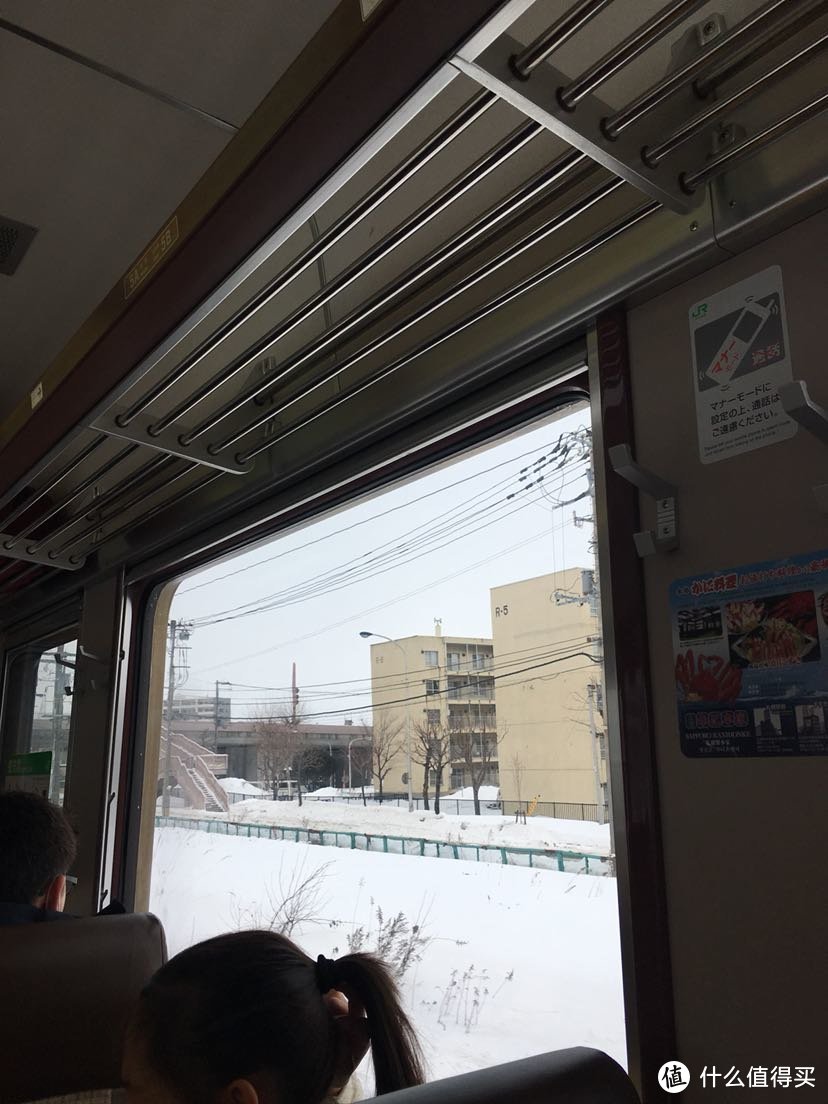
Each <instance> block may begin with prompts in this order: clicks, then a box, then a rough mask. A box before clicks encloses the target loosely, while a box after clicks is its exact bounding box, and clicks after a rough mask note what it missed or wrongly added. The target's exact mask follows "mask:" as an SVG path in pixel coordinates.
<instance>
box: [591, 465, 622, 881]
mask: <svg viewBox="0 0 828 1104" xmlns="http://www.w3.org/2000/svg"><path fill="white" fill-rule="evenodd" d="M587 488H588V490H589V501H590V505H591V506H592V563H593V574H592V598H593V601H592V615H593V617H594V619H595V626H596V629H597V634H596V639H595V643H596V649H595V652H596V655H595V659H596V664H597V666H598V678H597V680H596V682H595V683H593V685H592V686H591V687H589V688H588V690H587V693H588V694H589V730H590V738H591V739H592V746H593V756H594V761H596V762H597V764H598V765H597V769H596V779H597V783H598V784H597V787H596V788H597V794H598V821H599V823H600V824H604V823H605V819H604V794H603V790H602V788H601V785H600V778H601V759H600V755H599V754H598V749H597V748H596V744H597V742H598V733H597V731H596V727H595V694H596V692H597V691H598V690H599V689H600V690H601V697H600V700H601V705H602V712H601V717H602V720H603V730H604V733H605V735H604V743H605V746H606V747H607V760H606V763H607V767H606V770H607V805H608V806H609V829H610V862H609V865H610V870H611V872H612V873H614V872H615V826H614V825H613V822H612V785H611V779H610V763H609V746H608V742H607V739H606V730H607V720H606V712H605V710H606V700H607V699H606V694H605V693H604V692H603V682H604V647H603V644H604V637H603V627H602V623H601V582H600V575H599V570H598V513H597V511H596V509H595V457H594V455H591V456H590V462H589V467H588V468H587Z"/></svg>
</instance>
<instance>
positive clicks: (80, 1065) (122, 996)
mask: <svg viewBox="0 0 828 1104" xmlns="http://www.w3.org/2000/svg"><path fill="white" fill-rule="evenodd" d="M166 957H167V952H166V943H165V940H164V930H163V928H162V927H161V923H160V921H159V920H157V919H156V917H154V916H150V915H148V914H126V915H122V916H96V917H91V918H89V919H83V920H61V921H55V922H52V923H42V924H38V923H35V924H20V925H14V926H10V927H0V1071H2V1072H0V1104H15V1102H17V1101H23V1100H25V1101H31V1100H38V1099H40V1098H42V1097H48V1096H59V1095H62V1094H67V1093H76V1092H84V1091H88V1090H93V1089H108V1088H114V1087H115V1086H117V1085H119V1084H120V1067H121V1050H122V1044H123V1037H124V1031H125V1028H126V1025H127V1021H128V1019H129V1016H130V1014H131V1013H132V1010H133V1008H134V1007H135V1003H136V1001H137V999H138V995H139V993H140V992H141V990H142V989H143V987H144V986H145V985H146V983H147V982H148V981H149V979H150V978H151V977H152V975H153V974H154V973H155V971H156V970H157V969H158V968H159V967H160V966H162V965H163V964H164V962H165V961H166Z"/></svg>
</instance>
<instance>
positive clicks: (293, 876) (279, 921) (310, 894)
mask: <svg viewBox="0 0 828 1104" xmlns="http://www.w3.org/2000/svg"><path fill="white" fill-rule="evenodd" d="M332 866H333V863H331V862H326V863H322V865H321V866H317V867H315V868H314V869H312V870H310V871H307V869H306V867H307V856H305V858H303V859H302V860H301V862H299V863H297V864H294V863H290V864H288V868H287V869H285V863H284V860H283V861H282V862H280V863H279V870H278V873H277V874H276V875H275V877H273V876H271V878H270V881H269V882H268V883H267V884H266V886H265V896H266V897H267V902H266V903H265V902H264V901H260V902H254V903H253V904H251V905H249V906H247V905H243V904H242V903H241V901H240V900H238V899H236V898H234V899H233V901H232V903H231V914H232V915H233V918H234V920H235V927H236V929H237V930H239V931H243V930H244V929H246V928H266V929H268V930H269V931H275V932H278V933H279V934H280V935H286V936H291V935H293V932H294V929H295V928H297V927H299V926H301V925H303V924H318V923H320V922H322V912H323V911H324V908H325V905H326V899H325V898H323V897H322V889H323V886H324V883H325V881H326V880H327V878H328V875H329V873H330V868H331V867H332Z"/></svg>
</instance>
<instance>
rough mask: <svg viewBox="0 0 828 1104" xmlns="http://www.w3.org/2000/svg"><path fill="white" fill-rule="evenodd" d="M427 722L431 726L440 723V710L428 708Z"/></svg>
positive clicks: (434, 726) (433, 726)
mask: <svg viewBox="0 0 828 1104" xmlns="http://www.w3.org/2000/svg"><path fill="white" fill-rule="evenodd" d="M425 712H426V724H427V725H428V727H429V728H436V727H437V725H439V723H440V710H439V709H427V710H426V711H425Z"/></svg>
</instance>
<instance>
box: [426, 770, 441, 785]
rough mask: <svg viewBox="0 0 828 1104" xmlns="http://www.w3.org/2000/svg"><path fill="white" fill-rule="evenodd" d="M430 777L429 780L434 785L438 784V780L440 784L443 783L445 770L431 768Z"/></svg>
mask: <svg viewBox="0 0 828 1104" xmlns="http://www.w3.org/2000/svg"><path fill="white" fill-rule="evenodd" d="M428 778H429V781H430V782H431V785H432V786H436V785H437V783H438V782H439V783H440V785H442V783H443V772H442V771H441V770H439V771H436V770H430V771H429V772H428Z"/></svg>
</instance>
